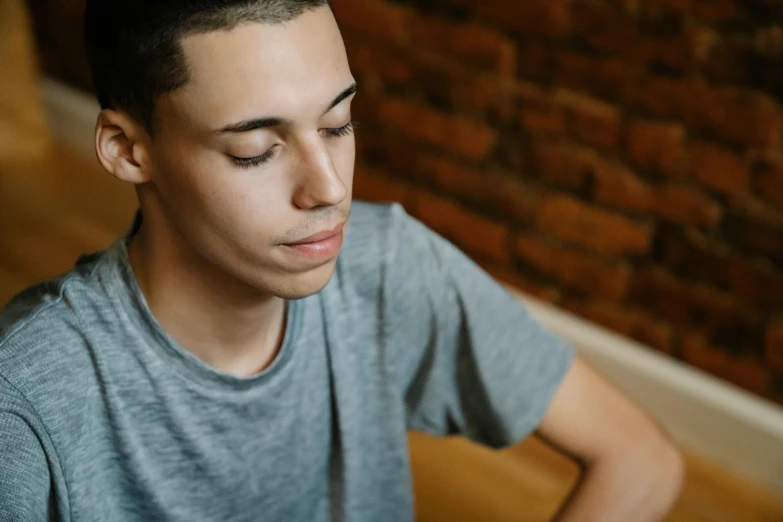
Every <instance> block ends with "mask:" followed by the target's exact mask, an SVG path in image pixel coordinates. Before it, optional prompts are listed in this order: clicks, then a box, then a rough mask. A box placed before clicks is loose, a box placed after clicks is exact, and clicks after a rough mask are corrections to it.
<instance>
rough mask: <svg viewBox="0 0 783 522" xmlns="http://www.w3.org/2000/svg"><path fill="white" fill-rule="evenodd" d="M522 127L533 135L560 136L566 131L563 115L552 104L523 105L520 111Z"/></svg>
mask: <svg viewBox="0 0 783 522" xmlns="http://www.w3.org/2000/svg"><path fill="white" fill-rule="evenodd" d="M520 123H521V125H522V128H523V129H525V130H526V131H527V132H529V133H530V134H532V135H534V136H542V135H544V136H545V135H554V136H562V135H563V134H565V131H566V122H565V115H564V114H563V112H562V111H561V110H559V109H557V108H556V107H554V106H550V107H541V106H539V107H524V108H522V110H521V113H520Z"/></svg>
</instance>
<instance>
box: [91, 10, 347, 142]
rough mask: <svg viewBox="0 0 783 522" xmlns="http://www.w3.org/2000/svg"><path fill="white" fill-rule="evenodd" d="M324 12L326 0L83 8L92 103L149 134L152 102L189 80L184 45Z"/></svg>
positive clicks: (152, 115) (153, 108)
mask: <svg viewBox="0 0 783 522" xmlns="http://www.w3.org/2000/svg"><path fill="white" fill-rule="evenodd" d="M322 6H329V8H332V4H331V0H141V1H128V0H87V2H86V7H85V13H84V43H85V49H86V52H87V61H88V62H89V65H90V69H91V71H92V76H93V83H94V86H95V92H96V94H97V95H98V101H99V102H100V104H101V107H102V108H104V109H123V110H125V111H127V112H128V113H129V114H130V115H131V116H132V117H134V118H135V119H137V120H138V121H139V122H141V123H142V124H143V125H144V126H145V127H146V128H147V130H148V131H149V132H152V131H153V128H154V125H153V120H154V113H155V100H156V99H157V98H158V97H159V96H161V95H162V94H166V93H170V92H174V91H176V90H178V89H180V88H182V87H184V86H185V85H186V84H187V83H188V81H189V80H190V75H189V72H188V68H187V63H186V62H185V57H184V53H183V51H182V46H181V40H182V38H183V37H185V36H188V35H193V34H200V33H207V32H212V31H220V30H231V29H233V28H234V27H236V26H238V25H240V24H242V23H246V22H260V23H267V24H279V23H283V22H287V21H289V20H293V19H294V18H296V17H298V16H299V15H300V14H302V13H304V12H305V11H309V10H314V9H316V8H319V7H322Z"/></svg>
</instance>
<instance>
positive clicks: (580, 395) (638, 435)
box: [537, 359, 672, 464]
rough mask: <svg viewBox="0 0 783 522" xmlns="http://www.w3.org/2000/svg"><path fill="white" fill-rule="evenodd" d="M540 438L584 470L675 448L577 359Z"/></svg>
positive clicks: (654, 426)
mask: <svg viewBox="0 0 783 522" xmlns="http://www.w3.org/2000/svg"><path fill="white" fill-rule="evenodd" d="M537 434H538V435H540V436H541V437H542V438H543V439H544V440H546V441H547V442H549V443H550V444H552V445H553V446H555V447H556V448H558V449H560V450H561V451H563V452H565V453H567V454H569V455H571V456H573V457H575V458H577V459H578V460H580V461H582V462H583V463H585V464H590V463H592V462H595V461H597V460H600V459H602V458H604V457H608V456H612V455H620V454H625V453H627V452H639V451H644V450H648V449H649V450H652V451H657V450H660V449H661V448H664V449H669V448H671V447H672V445H671V443H670V442H669V440H668V437H667V435H666V434H665V433H664V432H663V430H662V429H661V428H660V427H659V426H658V425H657V424H656V423H655V422H654V421H653V420H652V419H651V418H650V417H649V416H648V415H647V414H646V413H645V412H644V411H643V410H642V409H641V408H640V407H639V406H637V405H636V404H634V403H633V402H632V401H631V400H630V399H628V398H627V397H625V396H624V395H623V394H622V393H620V391H618V390H617V389H616V388H614V387H613V386H612V385H611V384H609V382H607V381H606V380H605V379H604V378H603V377H602V376H600V375H599V374H598V373H597V372H596V371H595V370H593V369H592V368H590V366H588V365H587V364H586V363H585V362H584V361H581V360H579V359H576V360H575V361H574V363H573V365H572V366H571V368H570V369H569V371H568V373H566V376H565V378H564V379H563V381H562V383H561V385H560V386H559V388H558V390H557V392H555V395H554V397H553V399H552V402H551V403H550V405H549V407H548V410H547V412H546V414H545V415H544V418H543V421H542V422H541V424H540V425H539V427H538V430H537Z"/></svg>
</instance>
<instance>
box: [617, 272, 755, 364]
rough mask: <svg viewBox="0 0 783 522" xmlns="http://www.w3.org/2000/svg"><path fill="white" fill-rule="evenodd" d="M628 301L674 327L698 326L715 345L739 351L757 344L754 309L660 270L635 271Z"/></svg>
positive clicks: (701, 285)
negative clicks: (663, 319)
mask: <svg viewBox="0 0 783 522" xmlns="http://www.w3.org/2000/svg"><path fill="white" fill-rule="evenodd" d="M629 298H630V299H631V300H632V301H633V302H635V303H638V304H639V305H640V306H643V307H644V308H646V309H648V310H650V311H651V312H654V313H656V314H658V315H660V316H662V317H664V318H666V319H668V320H670V321H671V322H672V323H674V324H675V325H677V326H681V327H685V328H692V327H693V326H694V325H696V326H698V327H699V328H701V329H703V330H704V331H705V332H708V333H709V335H710V341H711V342H712V343H713V344H716V345H718V346H723V347H726V348H727V349H730V350H740V349H744V348H747V347H749V346H750V347H752V346H758V343H759V342H760V339H759V337H760V336H759V332H760V329H761V319H760V317H759V313H758V311H757V310H754V309H753V308H752V307H751V306H748V304H747V303H744V302H743V301H742V300H741V299H739V298H738V297H736V296H732V295H731V294H729V293H727V292H722V291H718V290H716V289H714V288H711V287H709V286H706V285H704V284H696V283H692V282H686V281H684V280H682V279H679V278H675V277H673V276H672V275H671V274H669V273H667V272H665V271H663V270H661V269H647V270H637V271H636V272H635V273H634V276H633V279H632V281H631V289H630V294H629Z"/></svg>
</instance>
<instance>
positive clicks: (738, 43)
mask: <svg viewBox="0 0 783 522" xmlns="http://www.w3.org/2000/svg"><path fill="white" fill-rule="evenodd" d="M757 59H758V56H757V53H756V52H755V50H754V49H753V47H752V43H751V42H748V41H747V40H745V39H734V38H733V39H725V40H723V41H721V42H720V43H718V44H717V45H716V46H715V47H714V48H713V49H712V52H711V53H710V56H709V58H708V59H707V62H706V63H705V64H704V72H705V74H706V75H707V77H708V78H709V79H711V80H714V81H717V82H721V83H731V84H735V85H743V84H744V85H747V84H749V83H751V82H752V78H753V77H754V76H753V75H754V74H756V71H754V70H753V69H754V67H755V68H758V64H757V63H756V62H757Z"/></svg>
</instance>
